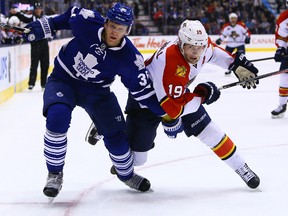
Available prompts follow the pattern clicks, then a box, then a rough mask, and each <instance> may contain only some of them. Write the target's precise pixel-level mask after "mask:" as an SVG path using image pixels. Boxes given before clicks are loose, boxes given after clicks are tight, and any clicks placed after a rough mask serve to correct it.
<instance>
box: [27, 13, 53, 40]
mask: <svg viewBox="0 0 288 216" xmlns="http://www.w3.org/2000/svg"><path fill="white" fill-rule="evenodd" d="M25 28H29V29H30V32H29V33H26V34H23V37H24V38H25V39H26V40H28V41H30V42H31V41H37V40H41V39H44V38H52V37H53V36H54V35H55V32H56V31H55V27H54V24H53V22H52V19H51V18H49V19H47V18H45V17H44V18H41V19H39V20H37V21H34V22H31V23H29V24H28V25H26V26H25Z"/></svg>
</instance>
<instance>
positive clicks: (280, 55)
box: [274, 47, 287, 62]
mask: <svg viewBox="0 0 288 216" xmlns="http://www.w3.org/2000/svg"><path fill="white" fill-rule="evenodd" d="M285 56H287V49H286V48H284V47H278V49H277V50H276V52H275V55H274V60H275V62H282V61H283V60H284V59H285Z"/></svg>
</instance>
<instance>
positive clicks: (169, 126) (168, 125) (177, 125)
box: [162, 118, 184, 139]
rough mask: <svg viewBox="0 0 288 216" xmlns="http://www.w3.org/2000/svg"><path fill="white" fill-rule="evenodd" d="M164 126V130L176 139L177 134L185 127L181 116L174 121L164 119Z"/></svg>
mask: <svg viewBox="0 0 288 216" xmlns="http://www.w3.org/2000/svg"><path fill="white" fill-rule="evenodd" d="M162 126H163V128H164V132H165V133H166V134H167V136H168V137H169V138H171V139H175V138H176V137H177V134H178V133H181V132H182V131H183V129H184V127H183V124H182V120H181V118H178V119H176V120H175V121H172V122H165V121H162Z"/></svg>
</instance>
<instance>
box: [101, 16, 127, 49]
mask: <svg viewBox="0 0 288 216" xmlns="http://www.w3.org/2000/svg"><path fill="white" fill-rule="evenodd" d="M104 28H105V41H106V43H107V45H108V46H110V47H114V46H118V45H119V43H120V42H121V40H122V38H123V37H124V36H125V35H126V33H127V29H128V26H124V25H120V24H117V23H115V22H112V21H110V20H108V22H107V23H105V25H104Z"/></svg>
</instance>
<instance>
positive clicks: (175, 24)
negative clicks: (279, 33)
mask: <svg viewBox="0 0 288 216" xmlns="http://www.w3.org/2000/svg"><path fill="white" fill-rule="evenodd" d="M29 2H32V1H29ZM62 2H64V3H62V4H60V1H45V7H44V8H43V11H44V14H45V15H48V16H51V15H53V14H59V13H62V12H64V11H65V10H66V9H67V8H68V7H69V6H72V5H75V6H80V7H85V8H88V9H96V10H98V11H99V12H100V13H101V14H103V15H104V16H105V14H106V12H107V10H108V9H109V8H110V7H111V6H112V4H113V3H115V0H102V1H100V0H93V1H92V0H66V1H62ZM118 2H122V3H125V4H127V5H130V6H131V7H133V10H134V14H135V23H134V26H133V29H132V31H131V35H149V28H148V26H147V24H146V23H142V20H140V19H138V17H139V13H140V8H141V9H142V8H143V10H144V13H142V15H146V16H148V17H150V19H151V21H152V23H153V22H154V25H155V26H156V27H158V29H159V33H160V34H165V35H174V34H177V32H178V28H179V25H180V23H182V22H183V21H184V20H185V19H197V20H200V21H201V22H202V23H203V25H204V26H205V28H206V30H207V33H208V34H210V35H219V34H220V31H221V27H222V25H223V24H224V23H226V22H228V15H229V13H231V12H234V13H236V14H237V15H238V20H240V21H243V22H244V23H245V25H246V26H247V27H248V28H249V30H250V31H251V33H252V34H274V31H275V21H276V17H275V14H273V13H272V12H271V11H269V10H268V9H267V8H266V7H265V6H264V5H262V1H261V0H246V1H244V0H226V1H225V0H220V1H212V0H206V1H204V0H198V1H191V0H136V1H129V0H126V1H118ZM24 3H25V1H24ZM26 3H27V1H26ZM17 4H18V6H19V3H15V1H11V5H10V7H11V9H12V8H13V7H14V9H15V6H16V5H17ZM276 4H277V5H278V6H277V11H278V12H279V13H280V12H281V10H282V9H283V7H284V6H285V4H284V3H283V2H282V1H276ZM11 9H10V11H9V13H7V14H5V17H4V15H3V14H2V15H1V18H0V21H1V22H3V21H6V22H7V23H8V24H10V25H15V24H17V25H20V26H21V25H22V26H24V25H25V23H18V21H17V20H16V21H15V19H14V20H12V21H13V22H12V21H11V20H10V22H9V19H10V18H11V17H12V16H13V14H11ZM16 9H17V8H16ZM17 10H19V12H20V10H21V9H19V8H18V9H17ZM32 10H33V8H26V9H25V10H21V12H22V13H26V14H27V15H29V14H30V13H31V11H32ZM15 22H16V23H15ZM9 34H10V35H12V36H13V34H14V33H11V32H9V31H8V32H7V31H4V30H3V29H2V31H1V41H2V43H5V38H7V37H9ZM16 34H17V33H16ZM18 36H19V35H17V41H16V40H15V42H16V43H19V41H20V42H21V40H19V38H18ZM58 36H59V35H58ZM63 36H71V35H69V33H67V34H65V33H62V37H63ZM3 38H4V39H3ZM12 38H13V37H12ZM6 43H14V41H13V39H12V40H9V39H7V41H6Z"/></svg>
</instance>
